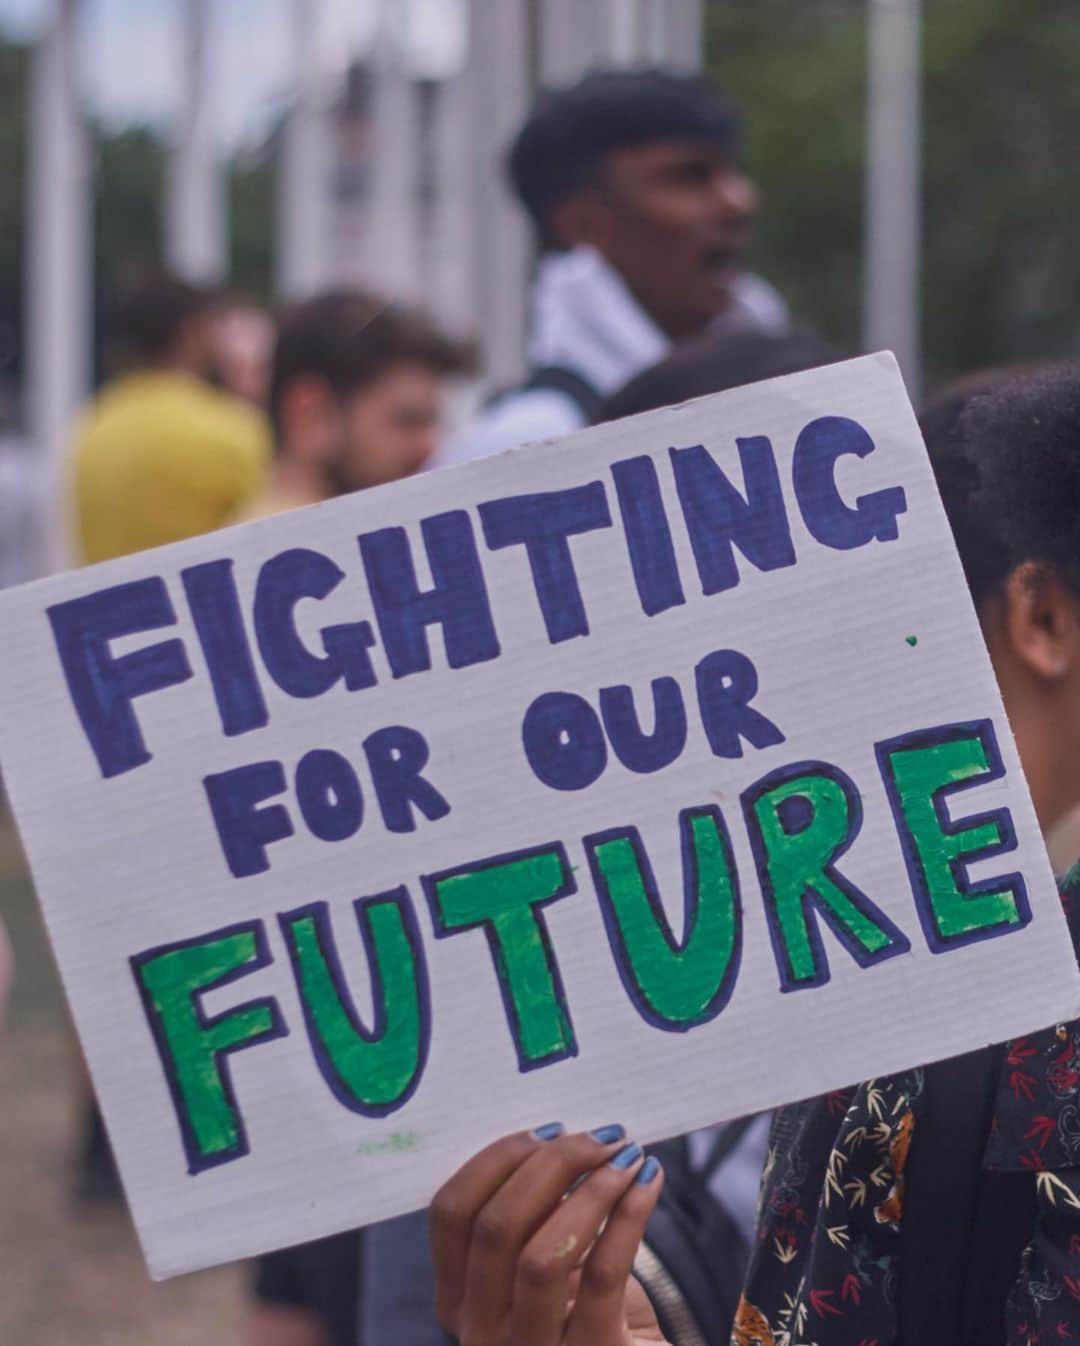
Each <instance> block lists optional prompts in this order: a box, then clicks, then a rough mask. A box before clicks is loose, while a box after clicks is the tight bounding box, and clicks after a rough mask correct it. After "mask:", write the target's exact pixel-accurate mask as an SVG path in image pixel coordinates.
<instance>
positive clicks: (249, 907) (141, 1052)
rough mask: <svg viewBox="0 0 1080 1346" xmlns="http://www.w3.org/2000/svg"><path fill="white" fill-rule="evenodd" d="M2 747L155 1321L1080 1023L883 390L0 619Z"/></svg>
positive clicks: (1059, 921) (1016, 802)
mask: <svg viewBox="0 0 1080 1346" xmlns="http://www.w3.org/2000/svg"><path fill="white" fill-rule="evenodd" d="M0 619H2V622H3V630H4V633H5V658H4V661H3V664H2V667H0V746H2V762H3V769H4V773H5V778H6V781H7V783H8V785H9V787H10V789H11V792H12V796H13V799H14V803H15V808H16V811H17V816H18V820H19V824H20V827H21V830H22V834H23V837H24V839H25V842H26V845H27V848H28V851H29V854H30V858H31V861H32V865H33V870H34V875H35V878H36V882H37V886H38V889H39V891H40V894H41V899H42V902H43V905H44V908H45V913H46V916H47V920H48V924H49V929H50V932H51V936H52V939H53V941H54V944H55V947H56V951H57V954H58V957H59V961H60V966H61V970H62V972H63V976H64V980H65V983H66V986H67V989H68V992H69V993H70V997H71V1001H72V1005H73V1007H74V1011H75V1016H76V1020H77V1022H78V1025H79V1030H80V1032H81V1035H82V1038H83V1042H84V1044H85V1047H86V1051H87V1055H88V1058H89V1061H90V1066H91V1069H92V1071H93V1075H94V1079H95V1082H96V1084H97V1087H98V1090H99V1092H100V1095H101V1098H102V1102H103V1106H104V1110H105V1114H106V1117H107V1120H108V1124H109V1130H110V1133H111V1135H112V1138H113V1141H114V1143H115V1146H116V1149H117V1152H118V1155H119V1159H120V1164H121V1167H122V1170H123V1174H124V1180H125V1184H126V1187H127V1191H128V1194H129V1197H130V1200H131V1204H132V1207H133V1210H134V1214H135V1218H136V1221H137V1224H138V1227H139V1230H140V1234H141V1237H142V1239H143V1242H144V1245H145V1248H146V1252H147V1256H148V1258H149V1261H150V1264H151V1267H152V1269H153V1270H154V1272H155V1274H158V1275H169V1274H172V1273H175V1272H179V1271H183V1270H185V1269H189V1268H193V1267H197V1266H201V1265H206V1264H209V1263H212V1262H216V1261H221V1260H224V1259H228V1258H234V1257H239V1256H243V1255H248V1254H253V1253H256V1252H259V1251H260V1250H264V1249H269V1248H272V1247H274V1246H280V1245H283V1244H288V1243H293V1242H298V1241H300V1240H304V1239H309V1238H312V1237H315V1236H317V1235H322V1234H327V1233H329V1232H331V1231H334V1230H339V1229H343V1228H346V1227H351V1226H355V1225H358V1224H361V1223H365V1222H368V1221H372V1220H377V1219H382V1218H385V1217H389V1216H392V1215H394V1214H397V1213H400V1212H403V1211H405V1210H407V1209H410V1208H413V1207H416V1206H418V1205H421V1204H423V1203H425V1202H426V1201H427V1200H428V1198H429V1197H430V1195H431V1194H432V1192H433V1190H434V1188H435V1187H436V1186H437V1185H438V1184H439V1183H440V1182H441V1181H443V1180H444V1179H445V1178H446V1176H447V1175H448V1174H449V1173H450V1171H451V1170H452V1169H454V1168H455V1167H456V1166H457V1165H458V1164H459V1163H460V1162H461V1160H462V1159H463V1158H464V1157H465V1156H466V1155H467V1154H469V1153H471V1152H472V1151H474V1150H475V1149H476V1148H478V1147H479V1146H480V1145H481V1144H482V1143H485V1142H486V1141H488V1140H490V1139H491V1138H493V1137H494V1136H496V1135H498V1134H501V1133H503V1132H506V1131H508V1130H511V1129H514V1128H518V1127H528V1126H534V1125H539V1124H541V1123H543V1122H547V1121H549V1120H552V1119H559V1120H562V1121H564V1122H566V1123H567V1124H568V1125H570V1126H593V1125H596V1124H599V1123H604V1122H609V1121H614V1120H619V1121H623V1122H625V1123H626V1124H627V1125H628V1126H629V1127H630V1128H631V1129H632V1132H633V1134H635V1135H636V1136H637V1137H638V1138H639V1139H641V1140H649V1139H655V1138H658V1137H660V1136H662V1135H665V1134H668V1135H669V1134H674V1133H680V1132H683V1131H686V1130H689V1129H691V1128H693V1127H697V1126H701V1125H705V1124H708V1123H711V1122H714V1121H717V1120H720V1119H723V1118H726V1117H731V1116H736V1115H740V1114H743V1113H746V1112H749V1111H753V1110H757V1109H761V1108H765V1107H769V1106H771V1105H774V1104H777V1103H780V1102H783V1101H786V1100H790V1099H794V1098H798V1097H802V1096H806V1095H809V1094H812V1093H815V1092H818V1091H821V1090H823V1089H826V1088H833V1087H839V1086H842V1085H845V1084H848V1083H850V1082H852V1081H853V1080H856V1079H859V1078H862V1077H865V1076H867V1075H870V1074H873V1073H875V1072H883V1071H890V1070H894V1069H900V1068H905V1067H910V1066H912V1065H915V1064H917V1063H921V1062H924V1061H926V1060H929V1059H934V1058H939V1057H944V1056H949V1055H952V1054H954V1053H958V1052H960V1051H962V1050H964V1049H967V1048H972V1047H975V1046H978V1045H981V1044H985V1043H988V1042H991V1041H995V1040H1001V1039H1004V1038H1006V1037H1009V1036H1011V1035H1013V1034H1016V1033H1019V1032H1022V1031H1028V1030H1032V1029H1035V1028H1037V1027H1040V1026H1042V1025H1045V1024H1047V1023H1050V1022H1053V1021H1055V1020H1056V1019H1059V1018H1064V1017H1069V1016H1073V1015H1075V1014H1077V1013H1078V1011H1080V992H1078V974H1077V970H1076V967H1075V963H1074V959H1073V954H1072V951H1071V946H1070V942H1069V939H1068V936H1067V933H1066V928H1065V924H1064V921H1063V918H1062V914H1061V911H1060V908H1059V904H1058V900H1057V897H1056V894H1055V887H1054V883H1053V880H1052V878H1051V875H1050V873H1049V870H1048V868H1047V861H1046V858H1045V853H1044V850H1043V846H1042V843H1041V840H1040V838H1039V834H1038V831H1037V827H1036V823H1035V818H1034V815H1033V812H1032V808H1031V803H1030V801H1029V798H1028V795H1027V790H1026V787H1025V784H1024V781H1023V778H1022V776H1021V774H1020V767H1019V763H1018V761H1017V756H1016V750H1015V747H1014V744H1013V741H1012V739H1011V737H1010V734H1009V729H1008V725H1007V723H1006V720H1005V717H1004V713H1003V710H1002V706H1001V701H1000V698H999V696H998V692H997V690H996V687H995V683H994V680H993V676H992V673H991V669H990V665H989V662H988V660H987V656H986V653H985V649H984V646H983V643H982V639H981V636H980V633H979V628H978V625H977V621H976V618H975V614H974V612H973V610H972V607H971V603H970V600H969V597H968V594H967V590H966V587H965V585H964V581H963V576H962V572H961V569H960V565H959V562H958V560H957V557H956V554H955V551H954V549H953V544H952V541H951V537H950V534H949V530H948V525H947V523H946V520H945V517H944V514H943V512H942V508H941V505H940V502H939V500H938V497H937V493H936V491H935V488H934V484H933V479H932V476H931V473H930V468H929V465H928V462H927V459H926V455H925V450H924V448H923V446H922V443H921V440H920V438H919V434H918V430H917V427H916V425H915V421H914V419H913V416H912V413H911V409H910V406H909V405H908V402H907V399H906V397H905V394H904V391H903V388H902V385H901V382H900V380H899V377H898V375H897V373H896V369H895V365H894V363H893V361H892V359H891V357H888V356H873V357H867V358H865V359H862V360H857V361H853V362H850V363H847V364H841V365H836V366H832V367H830V368H828V369H825V370H821V371H817V372H813V373H806V374H799V375H795V376H793V377H789V378H784V379H779V380H776V381H773V382H770V383H766V384H760V385H757V386H756V387H753V388H749V389H742V390H739V391H736V392H732V393H727V394H723V395H720V396H716V397H711V398H705V399H703V400H701V401H698V402H694V403H690V404H688V405H686V406H683V407H679V408H674V409H671V410H667V411H661V412H656V413H654V414H651V415H648V416H642V417H639V418H637V419H635V420H632V421H627V422H623V423H621V424H615V425H610V426H605V427H601V428H598V429H594V430H589V431H585V432H583V433H581V434H578V435H574V436H571V437H570V438H569V439H567V440H565V441H563V442H561V443H558V444H550V445H545V446H541V447H537V448H532V449H527V450H523V451H519V452H516V453H511V454H507V455H504V456H502V457H499V458H496V459H493V460H489V461H487V462H484V463H478V464H474V465H472V466H470V467H468V468H464V469H462V470H459V471H455V472H452V473H443V474H432V475H429V476H426V477H423V478H419V479H416V480H413V481H410V482H407V483H403V484H400V485H397V486H394V487H392V488H388V489H383V490H377V491H371V492H369V493H363V494H360V495H357V496H353V497H349V498H345V499H342V500H338V501H336V502H333V503H331V504H328V505H323V506H319V507H317V508H313V509H307V510H303V511H300V512H297V513H295V514H290V515H286V516H283V517H280V518H277V519H272V520H268V521H265V522H261V523H255V524H251V525H248V526H245V527H242V528H236V529H232V530H229V531H226V532H222V533H218V534H216V535H213V536H208V537H204V538H199V539H196V540H193V541H190V542H186V543H183V544H180V545H177V546H173V547H168V548H163V549H161V550H158V551H152V552H146V553H143V554H141V555H137V556H133V557H130V558H126V559H124V560H121V561H116V562H111V563H109V564H107V565H103V566H98V567H96V568H94V569H90V570H85V571H80V572H74V573H71V574H67V575H62V576H59V577H57V578H55V579H51V580H48V581H45V582H42V583H39V584H35V585H31V586H29V587H26V588H23V589H20V590H16V591H14V592H11V593H7V594H5V595H3V597H2V599H0Z"/></svg>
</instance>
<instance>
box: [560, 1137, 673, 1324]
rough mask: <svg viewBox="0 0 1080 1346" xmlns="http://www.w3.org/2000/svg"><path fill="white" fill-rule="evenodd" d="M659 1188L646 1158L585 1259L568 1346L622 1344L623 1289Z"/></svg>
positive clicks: (658, 1175)
mask: <svg viewBox="0 0 1080 1346" xmlns="http://www.w3.org/2000/svg"><path fill="white" fill-rule="evenodd" d="M663 1185H664V1178H663V1170H662V1169H661V1167H660V1164H659V1163H658V1162H657V1160H656V1159H654V1158H651V1157H650V1158H649V1159H648V1160H646V1162H645V1163H644V1164H642V1166H641V1168H639V1169H638V1172H637V1175H636V1178H635V1180H634V1182H633V1183H631V1185H630V1186H629V1187H628V1188H627V1190H626V1194H625V1195H624V1196H623V1198H622V1200H621V1201H620V1202H619V1203H618V1205H617V1206H616V1207H615V1209H614V1211H612V1214H611V1218H610V1220H608V1222H607V1224H606V1226H605V1227H604V1232H603V1233H602V1234H601V1235H600V1237H599V1238H598V1239H597V1240H596V1242H595V1243H594V1244H593V1247H592V1251H591V1252H590V1253H589V1255H588V1257H587V1258H586V1259H585V1264H584V1266H583V1267H582V1269H581V1283H580V1285H579V1286H578V1293H577V1298H576V1299H575V1301H574V1308H573V1312H572V1313H571V1315H570V1324H569V1331H568V1332H567V1334H566V1346H608V1343H609V1342H610V1343H616V1342H622V1341H624V1340H625V1313H626V1309H625V1301H626V1287H627V1283H628V1282H629V1280H630V1273H631V1270H632V1268H633V1265H634V1257H635V1256H636V1254H637V1250H638V1247H639V1246H640V1244H641V1240H642V1237H643V1236H644V1233H645V1225H646V1223H647V1221H648V1219H649V1216H650V1215H651V1214H652V1211H653V1207H654V1206H655V1205H656V1202H657V1200H658V1199H659V1196H660V1192H661V1189H662V1188H663Z"/></svg>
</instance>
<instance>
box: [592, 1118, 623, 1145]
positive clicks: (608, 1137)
mask: <svg viewBox="0 0 1080 1346" xmlns="http://www.w3.org/2000/svg"><path fill="white" fill-rule="evenodd" d="M589 1135H590V1136H592V1138H593V1140H598V1141H599V1142H600V1144H601V1145H614V1143H615V1142H616V1141H617V1140H625V1138H626V1127H625V1126H620V1125H619V1124H618V1122H615V1123H614V1124H613V1125H612V1126H598V1127H597V1128H596V1130H595V1131H590V1132H589Z"/></svg>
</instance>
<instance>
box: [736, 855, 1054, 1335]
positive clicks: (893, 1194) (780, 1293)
mask: <svg viewBox="0 0 1080 1346" xmlns="http://www.w3.org/2000/svg"><path fill="white" fill-rule="evenodd" d="M1062 901H1063V903H1064V905H1065V912H1066V916H1067V917H1068V920H1069V927H1070V930H1071V932H1072V936H1073V943H1074V945H1075V946H1076V947H1077V949H1078V951H1080V864H1078V865H1076V866H1074V868H1073V869H1072V870H1071V871H1070V873H1069V875H1068V877H1067V878H1066V880H1065V882H1064V885H1063V892H1062ZM925 1085H926V1079H925V1075H924V1072H923V1071H921V1070H913V1071H909V1072H908V1073H906V1074H903V1075H894V1076H890V1077H888V1078H885V1079H879V1080H869V1081H867V1082H866V1083H865V1084H860V1085H858V1086H856V1087H854V1088H851V1089H846V1090H842V1091H839V1092H837V1093H832V1094H827V1095H825V1096H824V1097H822V1098H816V1099H811V1100H809V1101H807V1102H805V1103H798V1104H794V1105H793V1106H791V1107H787V1108H782V1109H781V1110H780V1111H779V1112H778V1113H777V1114H776V1118H775V1121H774V1123H773V1131H772V1135H771V1137H770V1144H769V1156H768V1159H767V1161H766V1165H765V1173H764V1176H763V1179H762V1192H761V1209H760V1214H759V1222H758V1234H757V1241H756V1244H755V1247H754V1249H753V1250H752V1254H751V1260H750V1268H749V1271H748V1273H747V1279H746V1289H745V1292H744V1295H743V1300H742V1303H741V1304H740V1306H739V1311H738V1314H737V1316H736V1320H735V1327H734V1331H733V1334H732V1339H731V1340H732V1346H893V1343H895V1342H896V1340H897V1333H898V1327H897V1298H898V1292H899V1285H900V1277H901V1275H902V1267H901V1264H900V1227H901V1220H902V1218H903V1205H904V1166H905V1163H906V1161H907V1155H908V1148H909V1146H910V1144H911V1138H912V1136H913V1134H914V1132H915V1130H916V1128H917V1126H918V1119H919V1114H920V1104H921V1100H922V1098H923V1094H924V1089H925ZM984 1167H985V1168H987V1169H989V1170H995V1171H999V1172H1016V1171H1018V1170H1030V1171H1031V1173H1032V1177H1033V1181H1034V1182H1035V1184H1036V1194H1037V1201H1038V1218H1037V1221H1036V1225H1035V1228H1034V1229H1033V1230H1032V1231H1031V1240H1030V1246H1029V1247H1028V1249H1027V1251H1026V1253H1025V1254H1024V1258H1023V1262H1022V1265H1021V1266H1020V1267H1019V1268H1018V1279H1017V1281H1016V1284H1015V1285H1014V1286H1013V1289H1012V1292H1011V1295H1010V1297H1009V1304H1008V1310H1007V1315H1006V1317H1007V1322H1006V1328H1007V1331H1006V1336H1005V1340H1004V1343H1003V1346H1040V1343H1041V1346H1050V1343H1054V1344H1055V1346H1059V1343H1061V1342H1074V1343H1076V1344H1077V1346H1080V1021H1076V1022H1073V1023H1070V1024H1066V1025H1061V1026H1059V1027H1057V1028H1050V1029H1046V1030H1044V1031H1043V1032H1040V1033H1036V1034H1033V1035H1031V1036H1030V1037H1026V1038H1018V1039H1017V1040H1016V1041H1015V1042H1012V1043H1010V1044H1009V1047H1008V1049H1007V1051H1006V1054H1005V1057H1004V1065H1003V1067H1002V1075H1001V1079H1000V1081H999V1084H998V1091H997V1100H996V1104H995V1107H994V1115H993V1121H992V1124H991V1128H990V1135H989V1138H988V1142H987V1148H986V1154H985V1158H984ZM986 1346H995V1343H991V1342H987V1343H986Z"/></svg>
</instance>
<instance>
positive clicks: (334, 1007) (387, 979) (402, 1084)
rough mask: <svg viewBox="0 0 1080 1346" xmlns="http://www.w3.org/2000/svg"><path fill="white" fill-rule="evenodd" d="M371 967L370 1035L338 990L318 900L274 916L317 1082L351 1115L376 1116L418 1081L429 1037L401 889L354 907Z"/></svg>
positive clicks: (420, 971)
mask: <svg viewBox="0 0 1080 1346" xmlns="http://www.w3.org/2000/svg"><path fill="white" fill-rule="evenodd" d="M354 908H355V911H356V919H357V923H358V924H359V927H360V933H361V936H362V938H363V941H364V948H365V950H366V952H367V956H368V966H369V968H370V970H371V998H372V1004H373V1013H374V1022H373V1027H372V1028H371V1029H370V1030H369V1029H367V1028H365V1027H364V1025H363V1023H361V1021H360V1017H359V1015H358V1014H357V1012H356V1007H355V1004H354V1002H353V999H352V997H351V995H350V994H349V990H348V988H347V986H346V985H345V979H344V974H343V972H342V967H341V960H340V958H339V957H338V953H337V946H336V944H335V941H334V934H333V930H332V927H331V924H330V915H329V909H328V907H327V904H326V903H325V902H315V903H312V904H311V905H310V906H308V907H302V908H300V909H299V910H297V911H291V912H287V913H286V914H284V915H282V916H280V917H279V921H280V924H281V931H282V934H283V935H284V937H285V944H286V946H287V948H288V950H289V957H290V959H291V961H292V967H293V975H294V976H295V978H296V988H297V990H298V991H299V993H300V1003H301V1005H302V1006H303V1010H304V1020H305V1022H306V1024H307V1030H308V1037H309V1038H310V1039H311V1045H312V1047H313V1049H314V1051H315V1059H316V1061H317V1062H318V1065H319V1069H320V1070H321V1071H322V1074H323V1078H324V1079H325V1080H326V1082H327V1084H329V1086H330V1088H331V1089H332V1090H333V1092H334V1094H335V1096H336V1097H337V1098H338V1099H340V1101H341V1102H342V1103H344V1104H345V1106H346V1107H347V1108H351V1109H352V1110H353V1111H354V1112H362V1113H364V1114H366V1115H367V1116H372V1117H382V1116H385V1115H386V1114H387V1113H390V1112H393V1111H394V1110H395V1109H396V1108H400V1107H401V1105H402V1104H403V1103H405V1102H406V1101H407V1100H408V1099H409V1098H410V1097H411V1096H412V1094H413V1092H414V1090H415V1089H416V1086H417V1085H418V1084H419V1082H420V1076H421V1074H422V1072H423V1068H424V1064H425V1062H426V1060H427V1051H428V1044H429V1042H430V1037H431V1023H430V1014H429V996H428V980H427V969H426V967H425V964H424V952H423V944H422V942H421V939H420V932H419V930H418V929H417V926H416V918H415V916H414V915H413V912H412V908H411V906H410V904H409V898H408V894H407V892H406V891H405V889H404V888H399V889H397V890H396V891H395V892H393V893H387V894H386V895H384V896H381V897H374V898H367V899H364V900H361V901H359V902H357V903H355V904H354Z"/></svg>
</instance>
